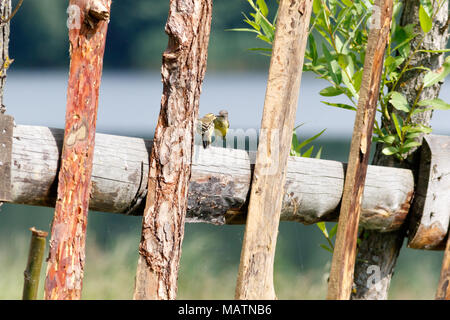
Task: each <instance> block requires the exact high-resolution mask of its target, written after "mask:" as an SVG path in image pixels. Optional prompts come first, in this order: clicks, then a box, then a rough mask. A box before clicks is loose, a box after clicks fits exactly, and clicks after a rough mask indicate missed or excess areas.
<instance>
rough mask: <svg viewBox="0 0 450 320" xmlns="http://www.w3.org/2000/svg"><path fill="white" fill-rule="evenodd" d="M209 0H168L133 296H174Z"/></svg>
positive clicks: (204, 58)
mask: <svg viewBox="0 0 450 320" xmlns="http://www.w3.org/2000/svg"><path fill="white" fill-rule="evenodd" d="M211 15H212V0H170V9H169V17H168V19H167V23H166V33H167V35H168V36H169V44H168V46H167V49H166V51H165V52H164V53H163V63H162V71H161V75H162V82H163V94H162V99H161V111H160V113H159V118H158V124H157V126H156V130H155V136H154V139H153V147H152V151H151V155H150V171H149V176H148V194H147V201H146V206H145V210H144V217H143V222H142V237H141V243H140V245H139V261H138V267H137V274H136V286H135V291H134V299H175V297H176V292H177V278H178V268H179V261H180V257H181V243H182V241H183V236H184V221H185V215H186V209H187V193H188V186H189V179H190V176H191V163H192V155H193V152H194V132H195V124H196V121H197V117H198V106H199V101H200V92H201V87H202V83H203V78H204V75H205V71H206V61H207V56H208V43H209V34H210V30H211Z"/></svg>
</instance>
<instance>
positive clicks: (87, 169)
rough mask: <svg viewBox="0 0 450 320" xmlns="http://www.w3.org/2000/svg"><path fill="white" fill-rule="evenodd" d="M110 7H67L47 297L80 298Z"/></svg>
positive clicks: (89, 0) (103, 1)
mask: <svg viewBox="0 0 450 320" xmlns="http://www.w3.org/2000/svg"><path fill="white" fill-rule="evenodd" d="M110 6H111V1H110V0H71V1H70V6H69V10H68V12H69V21H68V27H69V42H70V58H71V62H70V73H69V84H68V92H67V109H66V127H65V132H64V145H63V150H62V157H61V169H60V171H59V177H58V197H57V201H56V207H55V215H54V218H53V223H52V232H51V233H52V235H51V240H50V252H49V258H48V265H47V278H46V280H45V299H52V300H56V299H58V300H72V299H80V298H81V288H82V282H83V273H84V259H85V240H86V226H87V214H88V207H89V198H90V193H91V173H92V164H93V157H94V142H95V127H96V119H97V107H98V94H99V88H100V81H101V74H102V67H103V54H104V51H105V42H106V32H107V28H108V18H109V13H108V12H109V10H110ZM77 8H78V9H77ZM99 8H100V9H99ZM99 10H100V11H99ZM105 10H106V11H107V13H108V14H106V15H105V14H104V11H105ZM97 11H99V12H100V13H101V12H103V17H98V16H97V15H95V14H93V12H97Z"/></svg>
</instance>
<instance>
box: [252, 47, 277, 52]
mask: <svg viewBox="0 0 450 320" xmlns="http://www.w3.org/2000/svg"><path fill="white" fill-rule="evenodd" d="M247 50H249V51H265V52H272V49H271V48H248V49H247Z"/></svg>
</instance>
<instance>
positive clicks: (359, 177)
mask: <svg viewBox="0 0 450 320" xmlns="http://www.w3.org/2000/svg"><path fill="white" fill-rule="evenodd" d="M392 5H393V0H376V1H375V3H374V7H377V8H379V10H380V21H379V24H380V28H379V29H378V28H372V29H371V30H370V33H369V38H368V41H367V49H366V58H365V61H364V72H363V79H362V83H361V90H360V98H359V101H358V110H357V112H356V119H355V126H354V129H353V136H352V143H351V147H350V155H349V163H348V169H347V173H346V175H345V184H344V194H343V197H342V204H341V211H340V212H341V213H340V215H339V222H338V230H337V234H336V244H335V248H334V252H333V260H332V263H331V270H330V279H329V282H328V293H327V299H331V300H348V299H349V298H350V295H351V291H352V286H353V272H354V268H355V258H356V242H357V238H358V226H359V217H360V214H361V202H362V196H363V191H364V183H365V180H366V173H367V166H368V162H369V157H370V152H369V151H370V145H371V142H372V132H373V125H374V120H375V113H376V108H377V102H378V96H379V91H380V81H381V74H382V71H383V58H384V53H385V50H386V45H387V43H388V37H389V30H390V27H391V21H392Z"/></svg>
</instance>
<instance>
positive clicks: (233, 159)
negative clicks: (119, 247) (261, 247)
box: [9, 125, 414, 231]
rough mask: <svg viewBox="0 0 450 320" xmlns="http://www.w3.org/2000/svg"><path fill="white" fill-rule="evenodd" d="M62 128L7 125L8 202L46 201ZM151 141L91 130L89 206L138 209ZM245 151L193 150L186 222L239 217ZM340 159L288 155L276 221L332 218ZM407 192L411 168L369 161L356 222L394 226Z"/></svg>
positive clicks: (247, 166) (50, 197)
mask: <svg viewBox="0 0 450 320" xmlns="http://www.w3.org/2000/svg"><path fill="white" fill-rule="evenodd" d="M63 136H64V131H63V130H61V129H50V128H46V127H37V126H21V125H18V126H16V127H15V128H14V132H13V144H12V168H11V184H12V189H11V201H9V202H10V203H16V204H27V205H37V206H48V207H53V206H54V205H55V200H56V186H57V173H58V169H59V168H58V162H59V157H60V153H61V149H62V142H63ZM150 150H151V141H149V140H144V139H140V138H131V137H121V136H114V135H106V134H97V135H96V137H95V150H94V165H93V173H92V193H91V200H90V203H89V205H90V207H89V208H90V210H95V211H103V212H111V213H120V214H128V215H142V212H143V207H144V202H145V201H142V200H144V199H145V196H146V188H147V182H146V181H147V179H146V177H147V176H148V167H149V166H148V159H149V152H150ZM254 157H255V154H254V153H252V152H250V153H249V152H247V151H244V150H236V149H223V148H209V149H208V150H204V149H203V148H198V147H196V148H195V155H194V161H193V165H192V175H191V182H190V187H189V198H188V212H187V222H204V223H213V224H217V225H221V224H236V223H245V212H246V205H247V198H248V195H249V188H250V181H251V166H252V164H253V163H254V162H255V161H254V160H255V159H254ZM345 166H346V165H345V164H343V163H340V162H337V161H330V160H318V159H308V158H298V157H290V158H289V161H288V168H287V175H286V192H285V195H284V199H283V205H282V213H281V220H282V221H283V220H284V221H297V222H301V223H304V224H312V223H316V222H319V221H337V218H338V215H339V205H340V201H341V197H342V191H343V185H344V170H345ZM413 192H414V178H413V175H412V172H411V171H409V170H406V169H397V168H388V167H378V166H369V169H368V175H367V181H366V186H365V190H364V197H363V203H362V216H361V225H362V226H364V227H365V228H367V229H374V230H380V231H392V230H397V229H398V228H399V227H400V226H401V225H402V224H403V222H404V220H405V217H406V215H407V212H408V210H409V207H410V201H411V197H412V194H413Z"/></svg>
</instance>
